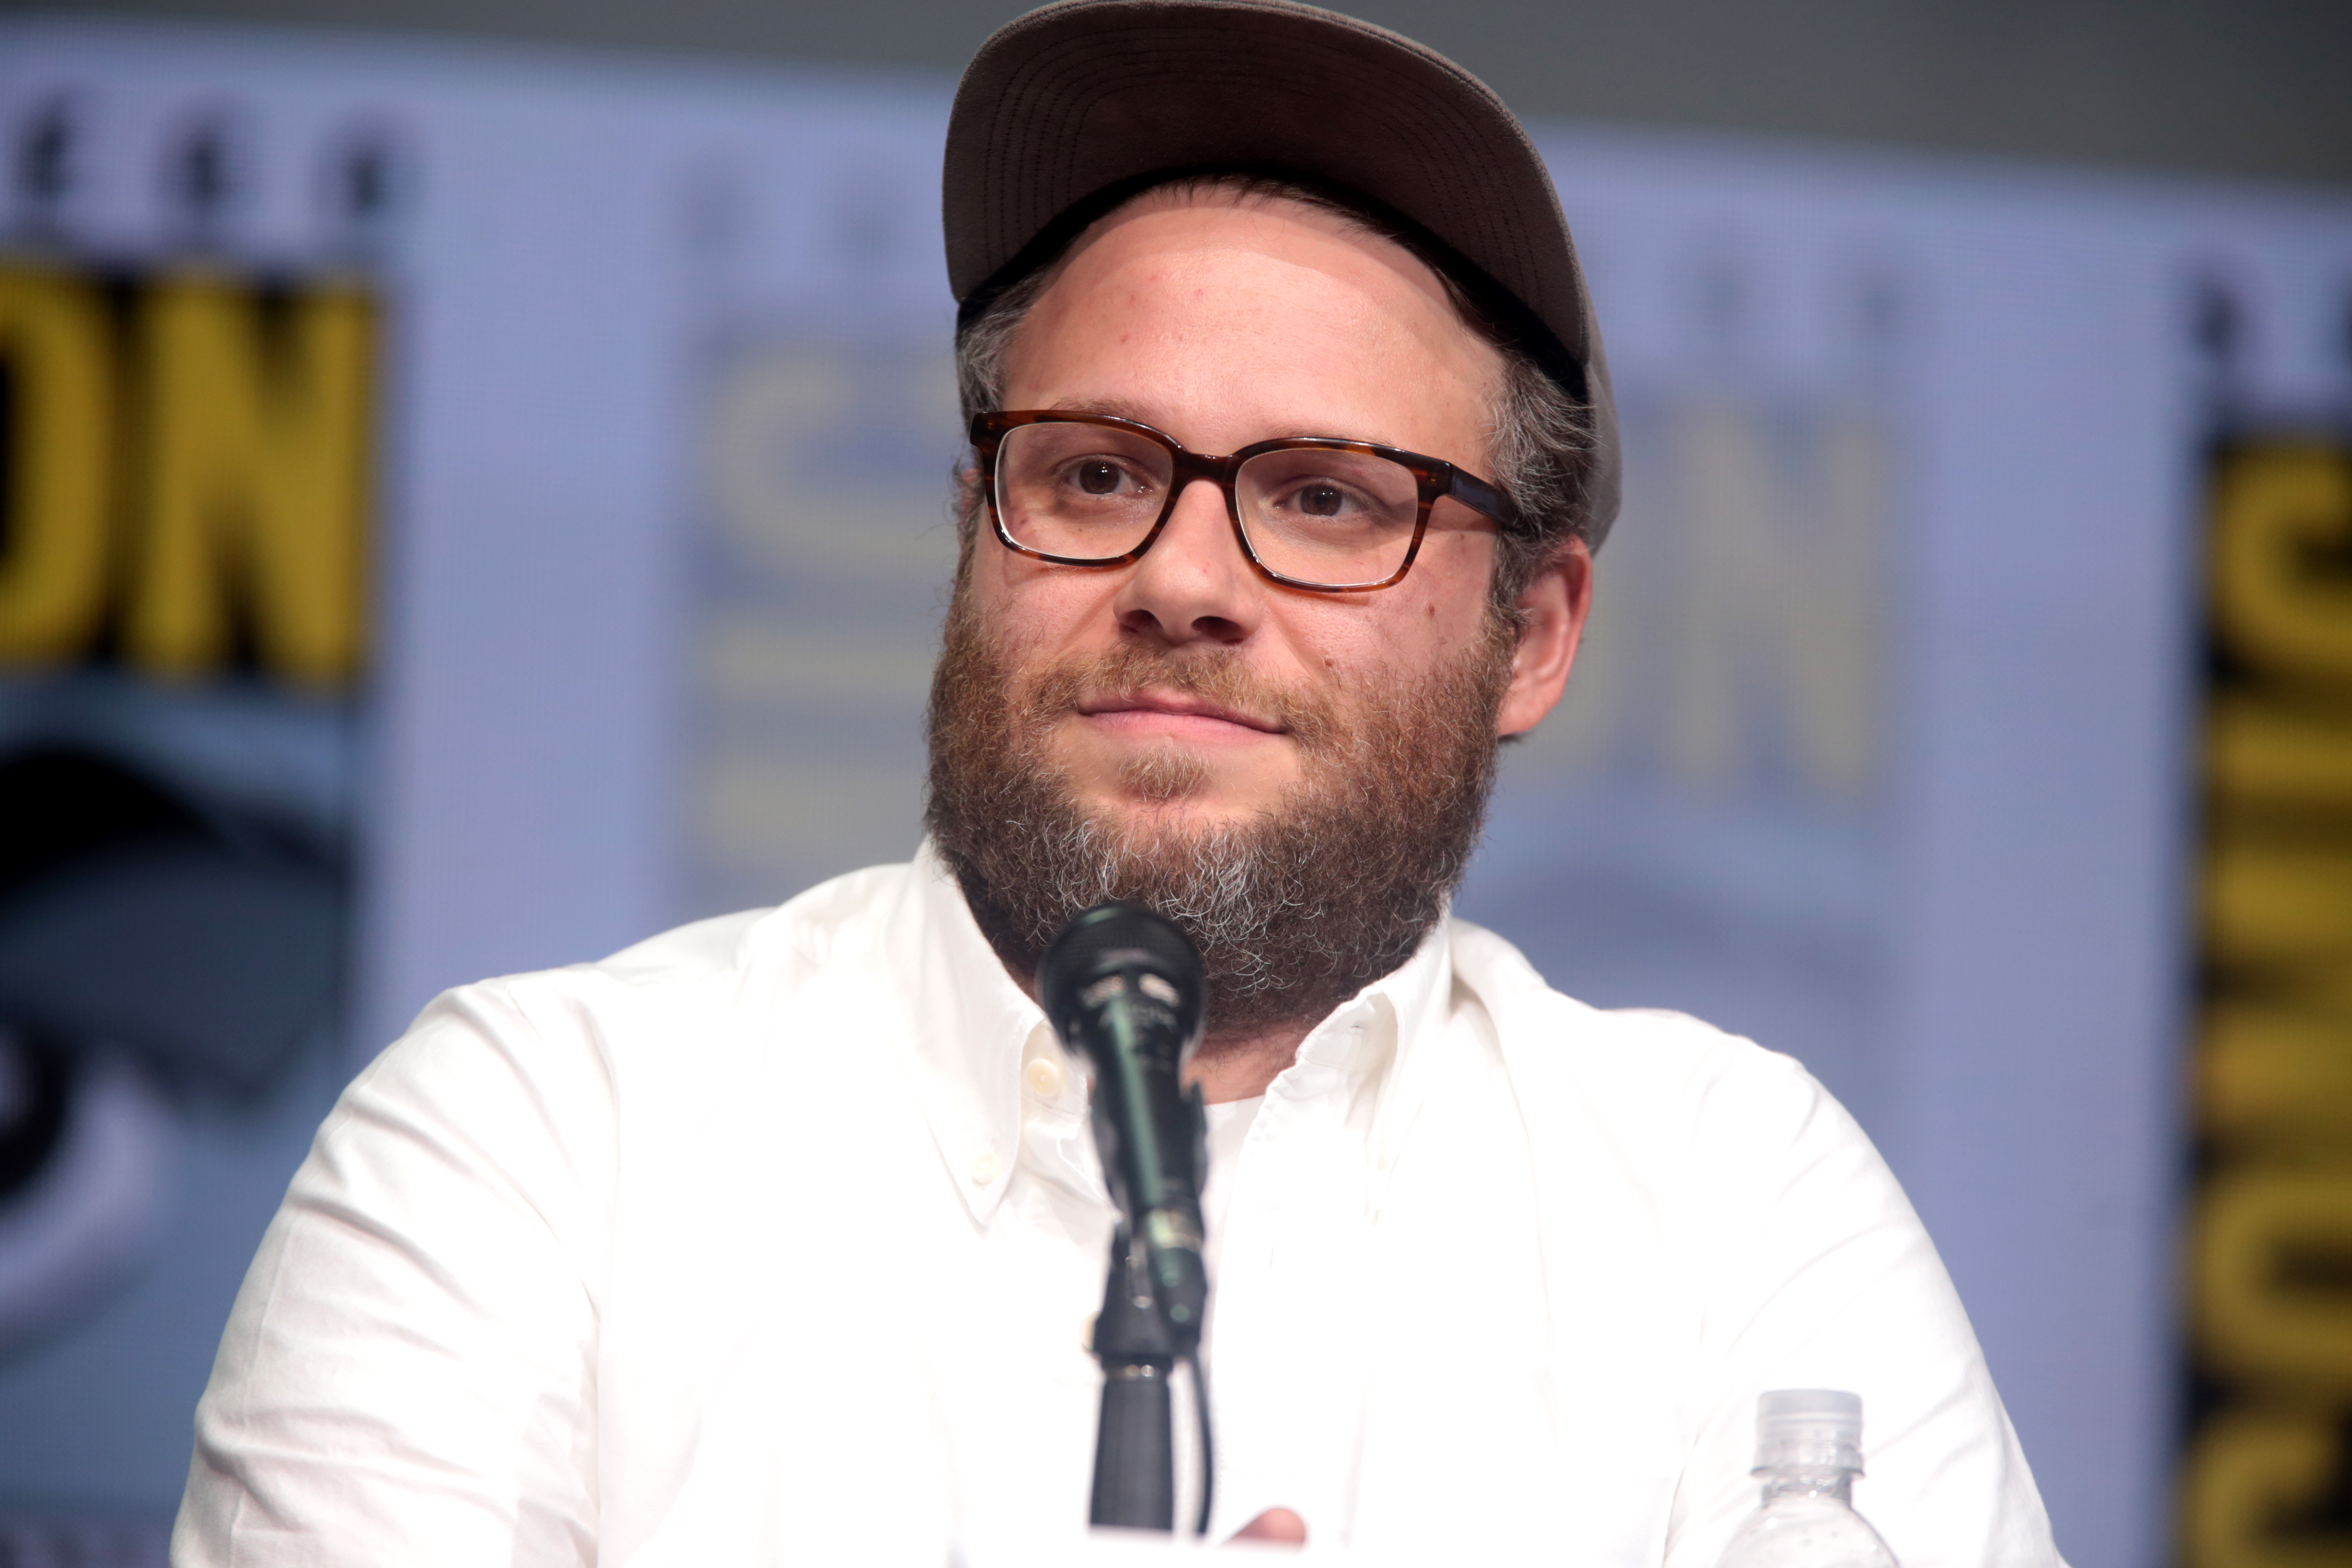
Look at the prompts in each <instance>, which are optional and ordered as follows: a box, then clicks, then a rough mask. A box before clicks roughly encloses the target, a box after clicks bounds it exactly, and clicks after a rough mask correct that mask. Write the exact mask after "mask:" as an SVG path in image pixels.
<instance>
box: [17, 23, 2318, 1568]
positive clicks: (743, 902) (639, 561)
mask: <svg viewBox="0 0 2352 1568" xmlns="http://www.w3.org/2000/svg"><path fill="white" fill-rule="evenodd" d="M132 9H136V10H140V11H142V13H143V14H140V15H133V14H131V11H132ZM1006 14H1009V13H1006V12H1003V11H1001V10H1000V9H998V8H996V7H990V6H983V5H977V4H971V3H965V0H929V3H919V0H894V3H891V4H884V5H871V6H865V7H839V8H824V9H818V8H809V7H791V6H754V5H748V4H737V3H735V0H684V3H678V4H671V5H664V6H660V7H652V6H621V5H610V4H608V5H603V6H596V5H570V6H562V7H557V6H554V5H549V4H546V3H545V0H494V3H491V4H487V5H485V4H470V5H466V6H463V7H459V6H457V5H444V4H439V3H436V0H366V3H365V4H348V5H331V4H328V3H327V0H268V3H263V0H246V3H242V4H227V3H219V4H215V3H212V0H184V3H183V4H180V5H153V4H150V5H146V6H144V7H136V8H131V9H122V8H117V7H105V8H100V7H92V8H89V11H87V12H84V11H81V10H79V9H75V8H67V9H58V8H55V7H52V8H49V9H48V10H47V11H45V12H43V13H40V14H17V15H13V16H7V15H0V172H5V182H6V184H5V189H0V1560H13V1561H16V1562H25V1563H38V1562H48V1561H57V1562H66V1561H74V1562H101V1561H120V1562H125V1563H131V1562H148V1561H158V1560H160V1553H161V1541H162V1536H163V1531H164V1529H165V1528H166V1526H167V1524H168V1520H169V1517H170V1513H171V1510H172V1508H173V1504H174V1502H175V1500H176V1498H177V1494H178V1489H179V1485H180V1481H181V1479H182V1477H183V1475H184V1469H185V1466H186V1459H187V1447H188V1422H189V1415H190V1412H191V1409H192V1407H193V1405H194V1399H195V1396H196V1394H197V1392H198V1391H199V1390H200V1389H201V1387H202V1384H203V1381H204V1378H205V1372H206V1370H207V1368H208V1365H209V1362H210V1358H211V1354H212V1349H213V1345H214V1342H215V1340H216V1338H217V1336H218V1333H219V1330H220V1327H221V1324H222V1321H223V1320H224V1318H225V1316H226V1311H227V1307H228V1302H229V1300H230V1298H231V1296H232V1295H233V1294H234V1292H235V1289H236V1283H237V1281H238V1279H239V1278H240V1277H241V1275H242V1272H243V1269H244V1267H245V1263H246V1261H247V1258H248V1257H249V1256H250V1254H251V1251H252V1248H253V1247H254V1245H255V1243H256V1241H257V1239H258V1237H259V1233H260V1230H261V1227H262V1226H263V1225H264V1224H265V1223H266V1222H267V1219H268V1215H269V1213H270V1211H271V1210H272V1208H273V1207H274V1205H275V1204H276V1201H277V1198H278V1194H279V1192H280V1191H281V1190H282V1188H283V1186H284V1184H285V1181H286V1179H287V1177H288V1175H289V1174H290V1173H291V1171H292V1169H293V1166H294V1164H295V1163H297V1162H298V1161H299V1158H300V1156H301V1153H302V1152H303V1150H304V1148H305V1147H306V1145H307V1143H308V1141H309V1138H310V1132H311V1130H312V1129H313V1127H314V1126H315V1125H316V1123H317V1121H318V1119H319V1118H320V1115H321V1114H323V1112H324V1110H325V1109H326V1107H327V1105H328V1104H329V1103H330V1102H331V1099H332V1097H333V1095H334V1093H335V1092H336V1090H337V1089H338V1088H339V1087H340V1085H341V1082H342V1081H343V1080H344V1079H346V1078H347V1077H348V1076H349V1074H350V1073H351V1072H352V1070H353V1069H354V1068H356V1067H357V1066H358V1065H359V1064H360V1063H362V1062H363V1061H364V1060H365V1059H366V1058H368V1057H369V1056H371V1055H373V1052H374V1051H376V1050H377V1049H379V1048H381V1047H382V1046H383V1044H384V1043H385V1042H386V1041H388V1040H389V1039H391V1038H392V1037H394V1035H396V1034H397V1033H398V1031H399V1029H400V1028H401V1026H402V1025H403V1023H404V1021H405V1019H406V1018H407V1017H408V1016H410V1015H412V1014H413V1013H414V1012H415V1009H416V1008H417V1007H418V1006H419V1005H422V1003H423V1002H424V1001H425V999H427V998H428V997H429V996H430V995H431V994H433V993H434V992H435V991H436V990H438V989H439V988H441V987H443V986H446V985H448V984H456V983H459V982H462V981H466V980H468V979H473V978H476V977H478V976H481V975H485V974H488V973H500V972H505V971H511V970H514V969H519V968H527V967H534V966H540V965H544V964H551V963H567V962H572V961H576V960H580V959H584V958H590V957H593V956H597V955H600V954H602V953H604V952H610V951H612V950H614V949H615V948H618V947H620V946H623V945H625V944H626V943H628V942H632V941H634V940H635V939H637V938H639V937H641V936H643V935H646V934H647V933H649V932H651V931H656V930H657V929H660V928H662V927H663V926H666V925H668V924H671V923H674V922H676V921H679V920H683V919H687V918H691V917H694V916H697V915H701V914H707V913H712V912H717V911H719V910H729V909H735V908H742V907H747V906H751V905H757V904H763V903H772V902H774V901H777V900H780V899H782V898H783V897H787V896H789V895H790V894H791V893H793V891H796V890H797V889H801V888H803V887H804V886H806V885H807V884H808V883H810V882H811V881H813V880H814V879H819V878H822V877H824V876H826V875H830V874H832V873H834V872H836V871H839V870H844V869H847V868H853V867H856V866H858V865H862V864H867V863H870V862H872V861H875V860H879V859H890V858H903V857H904V856H905V855H906V854H907V853H908V851H909V850H910V849H911V847H913V844H914V841H915V837H916V834H917V832H918V814H919V778H920V735H919V710H920V706H921V700H922V695H923V691H924V688H925V684H926V681H927V679H928V672H929V661H930V658H931V654H932V652H933V649H934V647H935V641H936V631H935V626H936V621H937V617H938V614H939V610H940V603H941V595H942V593H943V589H944V584H945V581H946V574H947V570H948V567H949V564H950V561H951V557H952V537H951V533H950V528H949V525H948V521H947V513H946V489H947V481H948V475H949V472H950V466H951V464H952V462H953V460H954V458H955V454H956V450H957V437H956V430H955V419H954V398H953V387H952V381H951V376H950V367H949V360H948V352H947V351H948V332H949V330H950V324H951V310H950V301H949V300H948V298H947V293H946V286H945V281H944V278H943V275H942V269H941V266H940V258H939V255H938V233H937V230H938V217H937V213H938V195H939V193H938V184H937V181H938V173H937V170H938V156H939V145H940V135H941V132H942V129H943V126H944V123H945V118H946V109H947V102H948V97H949V93H950V88H951V85H952V72H953V69H954V68H955V67H956V66H957V65H958V64H960V62H961V59H962V58H963V57H964V56H965V55H967V54H968V53H969V52H970V50H971V47H973V46H975V45H976V44H977V43H978V41H979V40H980V39H981V38H982V37H984V36H985V34H986V33H987V31H988V30H989V29H990V28H991V27H992V26H994V25H995V24H996V23H997V22H999V21H1001V20H1003V16H1004V15H1006ZM1362 14H1364V15H1367V16H1372V17H1373V18H1374V19H1376V20H1381V21H1384V22H1388V23H1391V24H1392V25H1396V26H1402V27H1404V28H1406V29H1407V30H1409V31H1412V32H1413V33H1415V34H1416V35H1417V36H1419V37H1423V38H1425V39H1427V40H1428V41H1430V42H1431V43H1433V44H1434V45H1436V46H1438V47H1442V48H1444V49H1447V50H1448V51H1450V52H1452V53H1454V55H1455V56H1456V57H1457V58H1460V59H1462V60H1463V61H1464V62H1465V64H1467V65H1469V66H1470V67H1471V68H1474V69H1476V70H1478V71H1480V72H1481V73H1482V74H1485V75H1486V76H1487V77H1488V78H1489V79H1491V80H1493V81H1494V82H1495V83H1496V86H1497V87H1498V88H1500V89H1501V90H1502V91H1503V92H1504V93H1505V94H1506V95H1507V97H1509V98H1510V99H1511V100H1513V101H1514V102H1515V103H1516V104H1517V106H1519V107H1520V108H1521V109H1522V110H1526V111H1527V112H1528V114H1529V115H1530V117H1531V121H1532V125H1533V129H1534V130H1535V131H1536V133H1537V136H1538V142H1539V143H1540V145H1541V146H1542V148H1543V150H1544V152H1545V154H1546V156H1547V158H1548V159H1549V161H1550V163H1551V165H1552V168H1553V171H1554V174H1555V176H1556V178H1557V179H1558V181H1559V185H1560V189H1561V194H1562V197H1563V200H1564V202H1565V204H1566V205H1567V207H1568V210H1569V214H1570V219H1571V221H1572V222H1573V223H1574V224H1575V226H1576V228H1577V232H1578V234H1579V237H1580V244H1581V245H1582V247H1584V249H1585V252H1586V258H1587V262H1588V266H1589V268H1590V269H1591V275H1592V287H1593V290H1594V293H1595V295H1596V297H1597V299H1598V300H1599V303H1600V307H1601V314H1602V320H1603V322H1604V326H1605V329H1606V331H1607V332H1608V334H1609V342H1610V348H1611V355H1612V363H1613V365H1614V368H1615V372H1616V376H1617V380H1618V384H1619V388H1620V395H1621V397H1622V403H1623V408H1624V415H1625V424H1626V444H1627V452H1628V461H1629V475H1628V479H1627V505H1626V513H1625V517H1624V520H1623V521H1622V523H1621V524H1620V525H1619V528H1618V530H1617V531H1616V533H1615V534H1614V535H1613V536H1612V540H1611V542H1610V543H1609V545H1608V546H1607V548H1606V549H1605V550H1604V551H1603V552H1602V553H1601V559H1600V582H1601V599H1600V608H1599V610H1598V612H1597V615H1596V620H1595V623H1594V626H1593V629H1592V632H1591V637H1590V639H1589V643H1588V648H1587V653H1586V657H1585V659H1584V662H1583V663H1582V664H1581V665H1580V668H1579V671H1578V675H1577V678H1576V680H1575V682H1574V683H1573V685H1572V687H1571V690H1570V700H1569V702H1568V704H1567V706H1566V707H1565V709H1564V710H1563V711H1561V712H1560V713H1559V714H1558V715H1557V716H1555V718H1554V719H1553V720H1552V721H1550V722H1549V724H1548V725H1547V726H1546V727H1545V729H1544V730H1543V731H1540V732H1538V735H1537V736H1536V737H1535V738H1534V739H1533V740H1531V741H1530V742H1528V743H1526V744H1524V745H1521V746H1518V747H1516V748H1514V749H1513V751H1512V752H1511V754H1510V758H1509V761H1508V763H1507V767H1506V773H1505V782H1504V785H1503V788H1502V790H1501V792H1500V795H1499V797H1498V800H1497V804H1496V817H1495V821H1494V825H1493V827H1492V830H1491V832H1490V834H1489V836H1488V840H1487V844H1486V847H1485V849H1484V851H1483V852H1482V856H1481V858H1480V860H1479V863H1478V865H1477V867H1476V868H1475V871H1474V874H1473V876H1472V879H1471V880H1470V883H1469V885H1468V887H1467V888H1466V889H1465V892H1464V894H1463V896H1462V900H1461V909H1462V911H1463V912H1464V913H1465V914H1467V915H1469V916H1471V917H1472V918H1475V919H1478V920H1481V921H1486V922H1487V923H1490V924H1493V925H1495V926H1496V927H1497V928H1498V929H1500V930H1501V931H1504V932H1505V933H1506V934H1507V935H1509V936H1510V937H1512V938H1513V939H1514V940H1516V941H1517V942H1520V943H1521V945H1522V946H1523V947H1524V948H1525V949H1526V950H1527V951H1528V953H1529V955H1530V956H1531V957H1532V958H1533V959H1534V960H1535V961H1536V963H1538V966H1539V967H1541V968H1542V969H1544V970H1545V972H1546V973H1548V974H1549V975H1550V976H1551V978H1552V979H1553V980H1554V982H1555V983H1556V984H1560V985H1561V986H1562V987H1563V988H1565V989H1568V990H1570V991H1571V992H1574V993H1576V994H1580V995H1583V996H1586V997H1588V998H1589V999H1591V1000H1593V1001H1596V1002H1600V1003H1604V1004H1611V1005H1663V1006H1674V1007H1680V1008H1685V1009H1687V1010H1690V1011H1693V1012H1696V1013H1699V1014H1701V1015H1703V1016H1707V1017H1710V1018H1712V1019H1714V1020H1716V1021H1717V1022H1719V1023H1722V1024H1724V1025H1725V1026H1728V1027H1731V1028H1734V1029H1737V1030H1739V1031H1741V1032H1744V1033H1748V1034H1751V1035H1753V1036H1754V1037H1757V1038H1759V1039H1760V1040H1762V1041H1763V1042H1764V1043H1766V1044H1768V1045H1770V1046H1772V1047H1776V1048H1780V1049H1783V1050H1787V1051H1789V1052H1790V1053H1791V1054H1793V1055H1796V1056H1797V1057H1799V1058H1801V1059H1803V1060H1804V1061H1805V1062H1806V1063H1807V1064H1808V1065H1809V1066H1811V1068H1813V1069H1814V1070H1815V1071H1816V1072H1818V1073H1819V1074H1820V1075H1821V1076H1822V1078H1823V1079H1825V1080H1827V1081H1828V1082H1829V1083H1830V1084H1831V1086H1832V1088H1833V1089H1836V1090H1837V1092H1838V1093H1839V1094H1840V1095H1841V1096H1842V1097H1843V1099H1844V1100H1846V1101H1847V1102H1848V1103H1849V1104H1850V1105H1852V1106H1853V1108H1854V1110H1856V1112H1857V1114H1858V1115H1859V1116H1860V1117H1861V1119H1862V1121H1863V1122H1864V1125H1865V1126H1866V1127H1867V1128H1868V1129H1869V1130H1870V1131H1871V1132H1872V1133H1873V1135H1874V1137H1875V1138H1876V1139H1877V1140H1878V1142H1880V1144H1881V1146H1882V1147H1883V1148H1884V1149H1885V1151H1886V1152H1887V1155H1888V1157H1889V1159H1890V1160H1891V1161H1892V1162H1893V1163H1894V1165H1895V1169H1896V1171H1897V1173H1899V1174H1900V1175H1901V1176H1902V1177H1903V1179H1904V1181H1905V1183H1906V1186H1907V1188H1908V1189H1909V1191H1910V1192H1911V1194H1912V1195H1913V1198H1914V1201H1915V1202H1916V1204H1917V1205H1918V1206H1919V1208H1920V1209H1921V1211H1922V1212H1923V1214H1924V1215H1926V1217H1927V1222H1928V1224H1929V1226H1930V1227H1931V1228H1932V1229H1933V1231H1934V1232H1935V1234H1936V1236H1937V1239H1938V1242H1939V1244H1940V1245H1941V1247H1943V1249H1944V1252H1945V1254H1946V1257H1947V1260H1948V1262H1949V1264H1950V1266H1951V1268H1952V1271H1953V1273H1954V1276H1955V1278H1956V1279H1957V1280H1958V1284H1959V1287H1960V1289H1961V1292H1962V1295H1963V1297H1964V1299H1965V1300H1967V1301H1968V1303H1969V1309H1970V1311H1971V1314H1972V1316H1973V1318H1974V1320H1975V1321H1976V1324H1977V1326H1978V1330H1979V1334H1980V1336H1981V1337H1982V1339H1983V1340H1984V1342H1985V1344H1986V1348H1987V1352H1988V1354H1989V1355H1990V1359H1991V1363H1992V1366H1993V1370H1994V1373H1995V1375H1996V1376H1997V1377H1998V1378H1999V1379H2000V1384H2001V1387H2002V1390H2003V1393H2004V1394H2005V1396H2006V1397H2007V1400H2008V1402H2009V1405H2010V1407H2011V1413H2012V1415H2013V1416H2014V1418H2015V1420H2016V1422H2017V1425H2018V1426H2019V1428H2020V1430H2021V1434H2022V1436H2023V1437H2024V1440H2025V1443H2026V1447H2027V1451H2028V1453H2029V1455H2030V1456H2031V1457H2032V1460H2033V1463H2034V1466H2035V1468H2036V1471H2037V1474H2038V1475H2039V1477H2040V1479H2041V1481H2042V1489H2043V1491H2044V1494H2045V1496H2046V1497H2047V1498H2048V1500H2049V1503H2050V1507H2051V1511H2052V1514H2053V1519H2054V1521H2055V1522H2056V1527H2057V1531H2058V1538H2059V1542H2060V1544H2061V1546H2062V1548H2063V1550H2064V1551H2065V1552H2067V1553H2068V1555H2069V1557H2070V1559H2071V1560H2072V1561H2073V1562H2074V1563H2076V1564H2077V1565H2078V1568H2154V1565H2156V1564H2159V1563H2167V1562H2171V1561H2176V1560H2178V1561H2183V1562H2186V1563H2193V1564H2196V1565H2198V1568H2237V1565H2255V1564H2282V1565H2284V1564H2290V1563H2294V1564H2319V1563H2330V1562H2339V1561H2343V1560H2345V1557H2346V1555H2347V1553H2352V1458H2347V1454H2348V1453H2352V1449H2347V1441H2346V1439H2347V1436H2352V94H2345V93H2344V92H2342V90H2341V86H2340V78H2341V73H2342V67H2343V65H2344V64H2345V63H2346V62H2347V60H2352V23H2348V22H2347V15H2352V14H2346V13H2342V12H2340V11H2339V9H2338V8H2336V7H2323V6H2320V5H2305V6H2300V7H2298V6H2295V5H2285V4H2273V5H2252V6H2244V5H2240V6H2229V7H2224V6H2222V5H2218V4H2211V5H2208V4H2198V3H2189V0H2175V3H2174V4H2170V5H2158V6H2147V5H2123V4H2121V3H2120V0H2113V3H2109V4H2096V3H2092V0H2077V3H2074V4H2069V5H2058V6H2046V7H2032V8H2029V7H2022V6H2013V5H1990V6H1988V5H1974V6H1962V5H1956V4H1943V3H1938V4H1918V5H1909V6H1906V7H1904V8H1901V9H1900V10H1895V9H1891V8H1888V7H1885V6H1884V5H1864V4H1863V3H1862V0H1827V3H1824V4H1823V5H1818V6H1809V7H1805V8H1802V9H1801V11H1797V10H1792V9H1791V8H1785V7H1769V6H1762V5H1751V4H1739V3H1736V0H1675V3H1673V4H1661V5H1644V6H1641V7H1602V6H1598V5H1552V6H1541V5H1512V4H1508V3H1507V0H1479V3H1477V4H1466V3H1465V4H1458V5H1449V6H1446V7H1443V8H1439V7H1427V8H1420V7H1414V6H1411V5H1402V4H1391V5H1381V6H1373V7H1367V8H1364V9H1363V12H1362ZM261 24H269V25H268V26H262V25H261ZM355 29H365V30H355ZM910 433H911V434H913V435H914V436H915V437H916V438H915V439H913V440H909V439H908V438H907V437H908V435H909V434H910ZM1863 1501H1864V1507H1865V1509H1866V1507H1867V1498H1866V1483H1865V1495H1864V1499H1863ZM10 1552H13V1553H14V1554H15V1555H14V1557H13V1559H6V1558H5V1553H10ZM2331 1553H2332V1554H2333V1555H2331Z"/></svg>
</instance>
